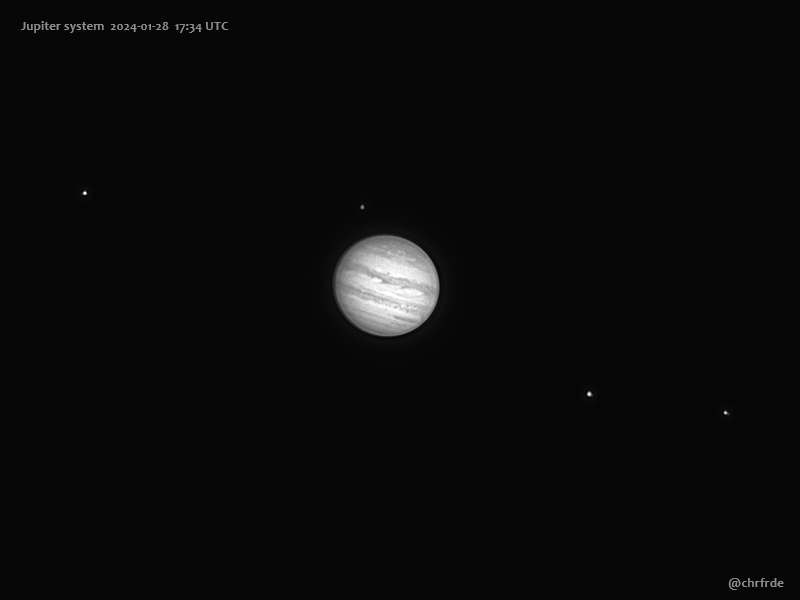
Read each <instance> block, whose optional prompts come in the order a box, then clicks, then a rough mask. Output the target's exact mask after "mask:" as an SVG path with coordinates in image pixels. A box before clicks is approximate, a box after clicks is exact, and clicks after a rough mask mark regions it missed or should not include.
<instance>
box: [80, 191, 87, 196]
mask: <svg viewBox="0 0 800 600" xmlns="http://www.w3.org/2000/svg"><path fill="white" fill-rule="evenodd" d="M88 195H89V192H87V191H86V190H83V191H82V192H81V196H88Z"/></svg>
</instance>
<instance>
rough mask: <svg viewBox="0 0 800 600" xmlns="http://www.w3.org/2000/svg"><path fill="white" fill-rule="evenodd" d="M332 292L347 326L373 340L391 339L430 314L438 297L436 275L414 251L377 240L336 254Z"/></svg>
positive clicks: (390, 239) (402, 243)
mask: <svg viewBox="0 0 800 600" xmlns="http://www.w3.org/2000/svg"><path fill="white" fill-rule="evenodd" d="M334 291H335V295H336V301H337V303H338V304H339V308H340V309H341V311H342V312H343V313H344V315H345V316H346V317H347V319H348V320H349V321H350V322H351V323H353V325H355V326H356V327H358V328H359V329H361V330H362V331H365V332H367V333H371V334H373V335H377V336H384V337H389V336H397V335H402V334H404V333H408V332H409V331H412V330H414V329H416V328H417V327H419V326H420V325H422V324H423V323H424V322H425V321H426V320H427V319H428V317H429V316H430V315H431V313H432V312H433V309H434V308H435V307H436V301H437V300H438V298H439V276H438V274H437V273H436V267H435V266H434V264H433V262H432V261H431V259H430V258H429V257H428V255H427V254H425V252H424V251H423V250H422V249H421V248H420V247H419V246H417V245H416V244H413V243H411V242H409V241H408V240H405V239H403V238H400V237H396V236H391V235H380V236H374V237H369V238H366V239H363V240H361V241H359V242H357V243H355V244H354V245H352V246H351V247H350V248H348V249H347V251H346V252H345V253H344V255H342V257H341V259H339V263H338V264H337V266H336V272H335V274H334Z"/></svg>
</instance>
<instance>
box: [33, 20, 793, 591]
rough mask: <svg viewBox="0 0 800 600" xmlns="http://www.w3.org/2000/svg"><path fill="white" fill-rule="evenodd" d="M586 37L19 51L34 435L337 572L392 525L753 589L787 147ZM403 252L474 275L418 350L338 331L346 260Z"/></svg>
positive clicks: (720, 72) (684, 71) (658, 47)
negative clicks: (644, 558) (659, 563)
mask: <svg viewBox="0 0 800 600" xmlns="http://www.w3.org/2000/svg"><path fill="white" fill-rule="evenodd" d="M437 27H438V28H437ZM475 27H477V25H475ZM487 27H488V26H487ZM302 29H303V28H301V30H302ZM566 30H567V31H561V30H559V33H555V32H551V33H550V35H549V36H544V35H538V36H532V37H533V39H532V38H531V36H526V35H525V32H524V31H518V30H514V31H512V30H510V29H509V30H506V29H504V28H499V29H497V30H495V31H494V32H493V33H488V31H491V28H489V29H487V31H486V32H484V33H481V34H480V35H478V34H477V33H476V31H477V30H474V29H465V28H461V29H459V28H458V27H452V28H447V27H446V26H445V25H444V24H440V25H439V26H431V28H430V30H425V31H420V32H418V33H417V37H414V39H413V40H411V39H409V38H408V37H406V36H405V34H403V35H401V33H402V31H405V30H403V29H402V28H400V27H398V29H397V31H395V30H393V29H386V30H383V29H379V30H378V32H377V33H373V34H372V35H364V36H363V37H359V36H356V35H345V34H343V33H335V32H336V31H339V30H336V29H332V30H331V31H333V33H332V32H329V35H328V36H322V37H320V36H315V35H311V34H310V33H308V32H305V35H306V37H303V36H302V35H300V33H298V35H297V36H294V35H286V36H285V38H280V40H281V41H277V38H269V39H266V37H265V36H259V35H256V33H257V32H255V31H253V30H249V31H248V32H247V35H244V34H240V33H236V32H231V33H228V34H226V35H227V37H224V36H223V35H219V36H216V37H212V35H205V36H204V37H200V36H198V37H195V38H190V39H189V40H187V39H186V38H179V37H178V36H177V35H176V34H174V33H173V34H170V36H171V37H166V36H165V37H158V36H156V35H155V33H150V34H141V35H140V34H137V35H138V36H139V37H136V36H135V35H132V34H129V35H128V37H126V38H124V39H123V37H122V36H114V35H112V34H111V33H110V32H103V33H102V34H100V35H98V36H96V39H91V40H90V38H89V35H88V32H85V35H83V36H82V38H81V39H78V35H77V34H75V35H74V36H73V37H72V38H65V37H64V35H61V36H60V37H58V38H56V36H55V35H50V37H49V38H47V40H46V41H43V38H44V34H41V33H40V34H36V36H37V37H35V38H34V37H33V35H32V34H31V35H23V34H22V33H20V40H19V44H20V45H21V46H23V47H24V48H25V51H26V53H27V56H28V58H29V60H30V63H29V64H32V65H35V67H36V68H35V69H31V70H30V71H27V73H28V76H29V77H30V79H29V80H27V81H24V82H23V83H22V84H21V85H20V88H19V89H21V90H23V93H22V94H21V96H22V102H21V105H24V112H23V113H21V114H23V115H25V117H24V120H25V123H26V126H27V127H28V129H29V132H28V134H27V135H26V137H25V138H24V139H23V140H22V141H21V143H20V144H21V145H20V153H19V154H20V157H21V158H22V161H21V162H22V167H23V169H24V172H25V173H26V176H28V177H29V179H28V181H29V182H30V187H29V188H28V189H29V193H28V195H27V196H26V197H25V203H26V208H34V213H35V214H34V215H33V217H32V219H31V220H29V221H26V222H25V229H24V232H25V235H23V236H22V237H24V239H25V240H27V243H28V246H27V247H28V248H29V251H28V252H27V256H28V257H34V258H35V261H33V262H34V263H35V264H37V265H38V266H37V270H36V271H35V274H34V275H31V274H29V275H28V277H31V279H32V280H33V281H32V282H31V283H30V285H28V286H25V287H24V288H23V289H24V290H28V292H26V293H27V294H29V296H30V297H29V298H27V297H26V302H27V305H26V310H27V311H28V313H29V314H30V313H32V315H33V316H32V317H31V318H30V323H31V328H32V330H34V331H35V332H36V335H35V337H34V339H35V340H39V341H37V342H33V343H31V346H32V347H31V348H26V350H25V352H26V354H25V356H30V357H31V360H33V361H34V364H35V365H42V366H40V367H34V368H33V373H34V375H33V376H32V377H33V379H35V380H36V381H35V382H34V386H33V388H32V390H31V392H30V397H29V398H27V399H25V400H21V402H25V403H33V404H34V405H35V406H36V410H32V411H31V412H32V413H33V414H34V415H35V416H34V417H32V418H33V419H34V420H35V422H36V428H37V429H38V430H42V429H43V430H46V431H48V432H50V433H49V437H48V436H44V437H45V438H46V439H49V440H50V443H52V444H53V445H56V446H57V447H58V449H59V450H58V454H59V456H60V457H61V458H59V459H53V458H52V457H51V454H50V453H48V452H47V451H44V450H41V449H40V450H38V451H37V452H42V461H44V462H45V463H46V464H48V465H49V466H48V467H47V468H48V472H50V473H51V474H52V477H54V478H55V479H57V480H58V481H62V482H63V485H65V486H67V487H70V486H71V489H73V488H74V489H76V490H80V489H85V486H89V487H93V486H98V487H102V486H105V485H106V483H103V482H110V481H112V480H113V481H114V482H116V483H107V484H108V486H111V487H114V489H116V487H115V486H118V487H119V489H120V490H128V491H126V492H123V493H122V495H123V496H125V497H126V498H130V497H131V495H133V496H135V497H139V495H141V496H142V497H145V496H147V493H146V491H142V490H148V489H151V488H153V487H156V488H158V489H163V490H170V492H169V494H171V495H173V496H174V497H175V498H183V499H184V500H183V501H182V502H183V503H182V502H181V501H175V506H176V507H180V506H184V508H183V509H180V508H176V509H175V510H176V511H178V512H181V511H183V513H187V512H191V511H192V510H194V509H191V508H185V507H186V506H188V505H192V506H198V507H199V506H201V505H205V504H204V501H201V500H198V498H199V497H201V496H202V497H204V498H207V499H208V498H214V499H215V500H214V502H217V503H219V504H226V503H227V502H232V503H235V504H237V505H238V506H241V507H248V508H246V509H244V508H243V509H242V510H241V511H240V512H241V513H247V514H250V512H249V511H250V510H252V507H254V506H256V505H258V504H259V503H261V502H263V503H267V502H268V499H271V500H270V502H272V501H274V502H276V503H277V504H278V505H280V506H282V507H284V508H281V509H276V513H274V515H275V518H277V519H279V520H281V519H282V520H289V521H291V520H292V517H289V516H287V515H288V512H285V511H299V512H300V513H301V517H298V521H299V522H300V523H302V524H298V525H297V527H298V531H302V532H303V533H302V534H300V533H298V534H297V535H298V536H299V535H302V536H305V535H310V536H313V535H320V536H321V537H322V538H324V539H327V540H328V541H327V542H324V544H323V545H324V547H328V545H330V547H334V546H336V543H334V542H333V541H331V540H335V539H341V536H345V537H348V539H352V538H353V537H357V538H358V539H360V540H361V539H362V537H361V536H362V535H363V536H364V537H363V543H364V544H366V546H367V547H372V546H370V544H379V540H380V539H381V535H379V534H377V533H376V530H377V529H381V528H382V527H383V526H381V527H380V528H379V527H378V526H377V525H375V523H376V522H380V523H382V522H384V521H390V522H391V524H390V525H386V529H381V531H384V534H385V535H389V533H387V532H390V531H391V532H394V533H392V534H391V535H392V536H397V539H400V538H402V537H403V532H405V535H408V536H411V537H413V536H414V535H422V534H423V533H424V532H425V531H426V530H427V531H428V532H430V531H433V530H436V531H437V532H438V533H436V534H435V536H434V537H435V538H436V540H438V541H437V542H436V543H435V544H434V543H433V542H431V544H432V545H434V546H436V547H438V548H446V547H451V546H459V547H461V548H462V550H463V549H464V548H472V547H474V546H481V545H485V544H488V543H489V542H488V540H494V539H496V538H495V536H499V537H501V538H503V539H508V538H507V537H504V536H510V538H511V539H517V537H516V536H519V537H522V538H525V539H528V540H530V539H531V538H532V537H537V536H538V537H539V538H540V539H541V538H544V539H546V540H548V541H547V542H542V546H543V547H550V546H551V544H553V545H556V546H559V545H560V544H563V545H564V549H563V551H564V552H566V556H574V555H573V554H570V551H569V548H570V547H572V548H574V547H575V545H578V546H580V547H581V548H584V549H585V550H586V551H587V553H589V554H593V553H594V552H598V551H600V549H601V548H602V547H603V546H604V545H605V544H607V543H608V540H611V539H613V540H620V539H621V540H623V541H622V542H620V543H621V544H622V545H623V546H625V547H626V548H628V550H633V551H635V549H637V548H640V549H641V548H659V547H661V546H662V544H663V545H669V544H670V543H671V542H668V541H667V540H672V539H682V540H684V547H685V551H684V553H683V556H684V558H683V559H682V560H683V563H682V564H688V563H691V564H693V565H697V564H701V563H704V561H708V562H714V561H717V560H719V561H722V558H721V557H723V556H724V558H725V559H730V560H733V561H735V560H736V559H737V558H738V559H739V560H743V562H744V563H747V561H748V560H750V561H751V562H750V564H752V561H753V560H755V558H754V556H755V553H756V551H755V550H754V548H758V552H759V553H761V552H765V550H764V548H765V547H767V546H772V545H773V544H774V543H775V540H776V539H778V538H779V537H780V534H779V533H776V528H777V527H779V525H778V524H779V523H780V522H782V521H781V519H782V517H781V515H782V512H781V509H780V507H782V506H784V505H783V504H782V503H783V502H786V501H787V500H786V498H787V497H786V493H787V492H786V490H787V489H788V488H787V487H786V485H787V484H786V483H785V480H786V477H785V476H786V474H787V473H786V470H785V469H786V465H787V462H786V461H787V460H788V459H787V456H788V446H789V441H788V439H787V437H786V431H787V428H788V427H789V424H788V423H787V419H785V418H784V416H785V408H786V406H787V403H788V398H786V397H784V396H779V395H778V386H777V383H776V381H777V378H778V377H779V376H780V374H781V373H783V372H785V371H786V370H787V369H788V368H789V365H788V359H787V358H785V357H782V356H781V354H780V353H778V354H774V353H773V352H772V350H771V349H772V348H773V347H774V346H775V344H776V343H778V342H776V339H777V340H779V339H780V337H779V336H780V333H779V332H780V331H781V330H783V329H784V327H785V322H784V321H783V320H782V318H781V317H779V316H777V315H778V314H779V310H778V309H774V310H765V308H764V307H765V306H772V307H776V306H780V302H782V301H783V300H782V299H783V298H785V296H784V293H785V290H783V291H782V290H781V289H780V287H781V286H782V285H784V284H783V283H781V282H782V281H784V280H785V273H784V274H782V270H781V269H782V266H781V264H780V263H779V261H778V260H776V257H783V256H785V255H786V249H788V239H786V238H785V237H783V236H782V234H781V233H780V230H779V224H780V221H781V219H780V217H779V216H778V214H779V212H777V211H776V210H773V209H772V208H771V206H769V205H768V203H769V199H767V198H765V196H766V195H768V194H766V193H765V188H764V185H765V184H764V182H765V180H768V179H769V178H768V177H765V171H766V170H768V169H771V168H774V167H775V165H774V163H769V164H767V163H766V161H763V156H761V155H760V154H759V153H758V152H756V153H754V151H753V149H754V148H757V147H760V143H761V142H760V141H759V140H760V139H761V138H760V137H759V136H761V135H762V131H763V130H764V129H769V128H768V127H765V126H764V124H763V121H759V123H758V124H757V125H754V124H753V123H751V122H750V121H748V120H746V119H744V118H742V114H743V111H744V113H746V112H747V110H753V109H752V108H750V109H747V110H745V108H746V107H748V106H750V107H752V104H751V101H752V98H751V97H750V96H746V97H745V96H743V95H742V91H741V90H742V89H743V88H748V87H749V88H752V86H753V85H755V83H753V84H752V85H751V86H747V85H745V83H744V82H743V81H744V79H745V78H747V77H751V76H753V77H754V76H755V74H757V73H761V72H762V71H761V70H760V69H759V68H757V66H758V65H755V66H749V67H748V65H747V62H746V61H745V60H744V58H743V56H744V55H746V53H743V54H742V55H739V54H736V53H735V51H734V49H732V48H731V49H730V52H727V51H726V50H724V49H720V48H719V47H718V46H716V45H711V47H708V48H705V47H703V44H699V45H698V47H697V48H694V47H693V49H692V50H691V51H689V50H686V49H685V48H684V49H683V50H682V51H678V50H677V49H676V48H675V47H674V45H670V44H669V40H668V39H666V40H664V41H663V42H662V43H653V42H652V41H651V43H650V45H645V43H644V40H642V39H638V38H636V39H634V38H630V39H627V40H626V41H625V42H623V41H620V39H619V38H615V39H616V41H615V42H611V41H610V39H611V38H612V36H604V35H601V34H597V35H596V36H595V37H586V36H582V35H577V34H575V32H574V31H573V30H572V28H571V27H567V28H566ZM381 31H383V32H384V33H380V32H381ZM480 31H484V30H483V29H481V30H480ZM392 32H393V33H392ZM444 32H447V34H446V35H445V33H444ZM570 32H572V33H571V34H570ZM362 33H363V32H362ZM384 34H385V36H386V37H385V38H384ZM140 37H141V40H140V39H139V38H140ZM644 37H647V36H644ZM286 38H289V39H291V40H292V43H291V44H289V43H286ZM144 40H146V41H144ZM700 40H702V36H700ZM579 41H580V43H578V42H579ZM98 48H102V50H103V51H102V52H98ZM22 76H23V77H24V76H25V73H22ZM762 76H763V75H762ZM761 89H763V88H761ZM28 174H30V175H28ZM83 189H87V190H89V192H90V194H89V196H88V197H82V196H81V195H80V190H83ZM772 197H773V198H778V197H780V193H779V192H776V193H773V194H772ZM756 199H757V200H756ZM362 204H363V205H364V206H365V209H364V210H361V209H360V205H362ZM379 233H389V234H394V235H400V236H402V237H407V238H408V239H410V240H412V241H414V242H415V243H418V244H419V245H420V246H421V247H422V248H424V249H426V251H428V252H429V254H430V256H431V258H432V259H433V260H434V262H435V263H436V264H437V267H438V268H439V271H440V277H441V285H442V292H441V293H442V295H441V298H440V302H439V305H438V307H437V310H436V312H435V313H434V315H433V317H432V318H431V319H430V321H429V322H428V323H426V325H425V326H423V327H421V328H420V329H419V330H417V331H415V332H413V333H411V334H409V335H408V336H404V337H403V338H400V339H388V340H383V339H381V340H379V339H374V338H371V337H369V336H366V335H362V334H361V333H360V332H358V331H355V330H353V329H352V328H351V327H350V326H349V324H348V323H347V322H346V321H345V320H344V319H343V318H342V316H341V315H340V314H339V313H338V311H337V309H336V307H335V304H334V303H333V293H332V288H331V277H332V273H333V269H334V266H335V263H336V260H337V259H338V258H339V256H340V255H341V253H342V252H343V251H344V250H346V249H347V247H348V246H349V245H350V244H352V243H354V242H355V241H357V240H359V239H361V238H362V237H364V236H366V235H371V234H379ZM32 241H35V242H36V243H32ZM23 247H25V246H23ZM764 257H771V258H767V259H766V260H765V259H764ZM776 288H777V289H776ZM28 353H29V354H28ZM767 356H769V358H767ZM587 389H591V390H592V391H593V393H594V396H593V399H592V400H589V399H587V397H586V395H585V392H586V390H587ZM55 391H57V392H58V393H55V394H54V393H52V392H55ZM723 409H727V410H729V411H730V413H731V415H732V418H730V419H725V418H723V417H722V410H723ZM53 440H57V442H53ZM135 473H138V475H134V474H135ZM751 477H753V478H760V479H761V481H762V484H761V485H760V486H759V489H758V490H752V489H750V488H749V486H745V485H744V483H743V482H745V481H748V480H749V478H751ZM101 480H102V481H101ZM131 481H136V482H138V483H137V484H132V483H131ZM730 481H734V482H739V483H735V484H733V485H731V483H730ZM76 482H78V483H76ZM744 487H747V489H743V488H744ZM134 490H139V491H134ZM277 490H280V491H277ZM237 498H238V500H236V499H237ZM186 499H192V501H191V502H188V501H187V500H186ZM109 502H110V500H109ZM226 505H227V504H226ZM286 505H289V506H290V507H291V508H289V507H287V506H286ZM98 510H100V509H98ZM201 510H202V509H201V508H197V511H201ZM292 514H294V513H292ZM387 514H393V515H395V516H394V517H392V518H391V519H388V518H386V515H387ZM382 515H383V516H382ZM476 515H479V516H476ZM242 519H243V520H242V523H243V524H247V526H250V527H257V525H256V524H255V520H256V519H255V517H242ZM369 523H372V525H370V524H369ZM731 523H739V524H740V525H742V526H743V527H745V528H746V527H749V529H748V530H747V533H746V534H743V533H742V532H741V529H738V528H733V527H731ZM434 524H435V526H434ZM209 527H210V526H209ZM556 531H558V532H559V533H556ZM320 532H325V533H324V534H322V533H320ZM370 532H371V533H370ZM409 532H419V533H417V534H414V533H409ZM493 532H494V533H493ZM498 532H500V533H498ZM502 532H505V533H502ZM534 532H537V533H535V534H534ZM337 536H339V537H337ZM403 539H405V538H403ZM368 540H372V541H371V542H370V541H368ZM376 540H378V541H376ZM478 540H481V541H478ZM570 540H572V541H570ZM519 541H520V540H518V539H517V542H519ZM515 543H516V542H515ZM326 544H328V545H326ZM401 545H402V544H401ZM687 546H688V547H687ZM559 547H560V546H559ZM748 549H749V550H748ZM560 551H561V550H551V551H548V552H547V554H548V555H549V556H552V555H553V554H557V553H558V552H560ZM431 552H432V554H434V555H435V554H436V552H437V551H431ZM439 552H445V551H444V550H440V551H439ZM463 552H465V553H467V554H469V552H467V551H466V550H463ZM476 552H477V550H476ZM498 553H499V554H502V555H503V556H505V552H504V551H498ZM515 555H516V556H517V557H518V558H519V557H520V555H519V554H515ZM742 557H744V558H742ZM519 560H521V561H522V562H528V560H530V561H533V560H534V559H533V558H530V559H525V558H519ZM572 561H578V563H580V559H579V558H568V559H565V562H567V563H570V564H572ZM501 562H504V561H501ZM589 562H592V561H591V560H590V561H589ZM504 568H508V569H512V568H513V567H512V566H511V564H510V563H505V567H504ZM687 568H688V567H687ZM693 568H699V567H697V566H695V567H693ZM731 575H735V573H732V574H731ZM731 575H728V576H731ZM770 575H771V573H770ZM786 575H788V573H787V574H786ZM759 576H761V574H759Z"/></svg>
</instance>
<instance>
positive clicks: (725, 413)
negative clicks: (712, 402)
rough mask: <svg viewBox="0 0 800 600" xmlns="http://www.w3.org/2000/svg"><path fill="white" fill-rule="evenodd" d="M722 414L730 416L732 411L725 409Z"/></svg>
mask: <svg viewBox="0 0 800 600" xmlns="http://www.w3.org/2000/svg"><path fill="white" fill-rule="evenodd" d="M722 415H723V416H725V417H730V416H731V413H729V412H728V411H727V410H723V411H722Z"/></svg>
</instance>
